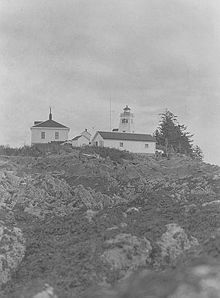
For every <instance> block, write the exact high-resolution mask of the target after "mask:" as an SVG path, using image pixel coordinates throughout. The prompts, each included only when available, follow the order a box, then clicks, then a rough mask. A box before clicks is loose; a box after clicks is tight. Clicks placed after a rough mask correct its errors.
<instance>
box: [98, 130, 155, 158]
mask: <svg viewBox="0 0 220 298" xmlns="http://www.w3.org/2000/svg"><path fill="white" fill-rule="evenodd" d="M92 145H94V146H100V147H110V148H116V149H120V150H128V151H130V152H133V153H148V154H154V153H155V150H156V140H155V138H154V137H152V136H151V135H149V134H139V133H126V132H108V131H97V132H96V134H95V135H94V137H93V139H92Z"/></svg>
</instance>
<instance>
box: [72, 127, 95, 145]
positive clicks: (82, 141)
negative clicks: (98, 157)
mask: <svg viewBox="0 0 220 298" xmlns="http://www.w3.org/2000/svg"><path fill="white" fill-rule="evenodd" d="M90 140H91V134H90V133H89V132H88V130H87V129H85V130H84V131H83V132H82V133H81V134H80V135H78V136H76V137H74V138H73V139H72V140H70V143H71V144H72V146H73V147H82V146H86V145H89V144H90Z"/></svg>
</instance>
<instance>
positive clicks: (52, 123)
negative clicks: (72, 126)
mask: <svg viewBox="0 0 220 298" xmlns="http://www.w3.org/2000/svg"><path fill="white" fill-rule="evenodd" d="M32 127H56V128H68V127H67V126H64V125H63V124H60V123H58V122H56V121H54V120H52V119H49V120H46V121H43V122H41V123H39V124H36V125H34V126H32Z"/></svg>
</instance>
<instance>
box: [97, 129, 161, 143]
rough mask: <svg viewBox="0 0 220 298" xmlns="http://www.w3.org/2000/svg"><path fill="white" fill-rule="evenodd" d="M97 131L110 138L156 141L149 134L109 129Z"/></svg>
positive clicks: (105, 137) (104, 137)
mask: <svg viewBox="0 0 220 298" xmlns="http://www.w3.org/2000/svg"><path fill="white" fill-rule="evenodd" d="M97 133H99V134H100V135H101V137H102V138H103V139H108V140H123V141H143V142H156V140H155V138H154V137H152V136H151V135H149V134H140V133H125V132H108V131H98V132H97Z"/></svg>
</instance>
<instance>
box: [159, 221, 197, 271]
mask: <svg viewBox="0 0 220 298" xmlns="http://www.w3.org/2000/svg"><path fill="white" fill-rule="evenodd" d="M166 228H167V231H166V232H165V233H164V234H162V236H161V238H160V240H158V241H157V245H158V246H159V248H160V251H161V255H160V258H159V263H160V264H161V265H163V264H168V265H173V264H175V262H176V260H177V258H178V257H179V256H180V255H181V254H183V253H184V252H185V251H187V250H189V249H192V248H196V247H197V246H198V245H199V243H198V240H197V239H196V238H194V237H192V236H191V237H188V236H187V234H186V233H185V231H184V229H183V228H181V227H180V226H179V225H177V224H175V223H171V224H167V225H166Z"/></svg>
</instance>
